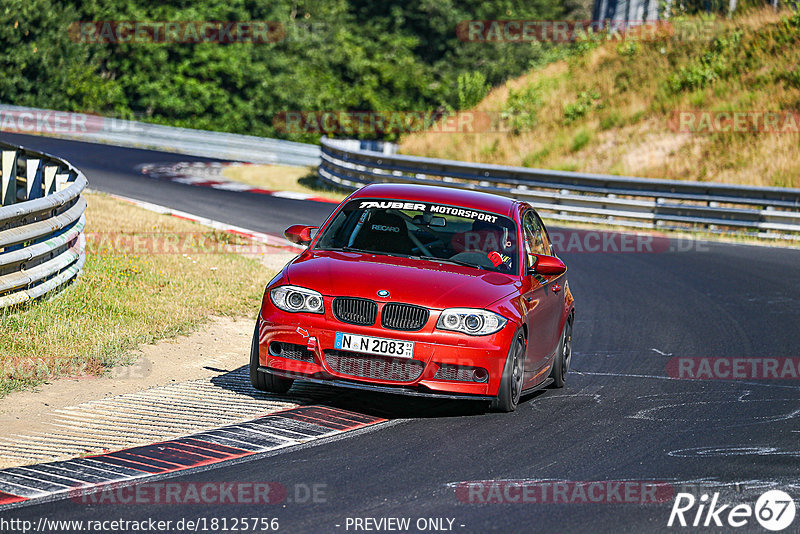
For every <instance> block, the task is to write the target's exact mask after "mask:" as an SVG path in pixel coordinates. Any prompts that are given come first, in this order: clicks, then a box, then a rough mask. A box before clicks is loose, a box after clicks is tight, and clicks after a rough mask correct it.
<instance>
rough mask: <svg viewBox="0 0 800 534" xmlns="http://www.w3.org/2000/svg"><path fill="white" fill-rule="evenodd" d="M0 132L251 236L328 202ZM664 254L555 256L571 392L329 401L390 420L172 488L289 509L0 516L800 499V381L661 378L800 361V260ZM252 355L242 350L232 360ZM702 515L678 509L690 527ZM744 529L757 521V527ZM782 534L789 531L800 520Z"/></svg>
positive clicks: (659, 511)
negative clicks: (531, 486) (312, 495)
mask: <svg viewBox="0 0 800 534" xmlns="http://www.w3.org/2000/svg"><path fill="white" fill-rule="evenodd" d="M0 138H2V139H4V140H7V141H10V142H14V143H17V144H22V145H26V146H28V147H30V148H37V149H41V150H44V151H47V152H51V153H54V154H57V155H59V156H62V157H65V158H67V159H68V160H70V161H72V162H73V163H74V164H75V165H77V166H78V167H80V168H81V169H82V170H83V171H84V172H85V173H86V176H87V178H88V179H89V182H90V186H91V187H92V188H94V189H98V190H101V191H108V192H114V193H118V194H121V195H126V196H130V197H134V198H137V199H142V200H146V201H150V202H155V203H158V204H162V205H168V206H170V207H174V208H177V209H181V210H185V211H189V212H192V213H196V214H198V215H202V216H205V217H210V218H213V219H217V220H220V221H223V222H227V223H231V224H235V225H239V226H243V227H246V228H250V229H253V230H258V231H264V232H271V233H280V232H281V231H282V229H283V227H285V226H286V225H288V224H290V223H319V222H321V221H322V220H323V218H324V217H325V216H326V215H327V213H329V212H330V210H331V209H332V207H333V205H332V204H318V203H314V202H309V201H294V200H287V199H280V198H275V197H269V196H261V195H251V194H242V193H233V192H226V191H218V190H213V189H208V188H199V187H191V186H186V185H182V184H177V183H166V182H159V181H155V180H153V179H150V178H147V177H144V176H142V175H140V174H139V173H138V172H137V171H136V170H135V169H134V167H135V166H136V165H137V164H140V163H153V162H167V161H191V160H197V159H199V158H192V157H188V156H181V155H175V154H164V153H159V152H152V151H141V150H132V149H122V148H115V147H108V146H103V145H93V144H84V143H78V142H72V141H61V140H55V139H46V138H40V137H28V136H22V135H10V134H2V135H0ZM676 246H677V248H679V249H680V250H672V251H665V252H656V253H563V254H562V257H563V259H564V260H565V261H566V263H567V264H568V266H569V275H570V276H569V280H570V287H571V288H572V291H573V294H574V295H575V298H576V307H577V315H576V322H575V338H574V340H575V341H574V359H573V367H572V372H571V374H570V375H569V377H568V380H567V386H566V387H565V388H564V389H562V390H554V389H547V390H545V391H542V392H539V393H536V394H534V395H532V396H529V397H528V398H526V399H524V402H522V403H521V405H520V407H519V409H518V410H517V411H516V412H515V413H513V414H492V413H484V410H483V406H481V405H477V406H474V405H470V404H469V403H454V402H451V401H429V400H419V399H407V398H402V397H392V396H385V395H380V394H367V393H351V392H343V393H342V395H341V396H340V397H339V398H338V399H337V400H336V401H334V402H331V403H330V404H331V405H332V406H335V407H338V408H344V409H347V410H352V411H358V412H362V413H365V414H370V415H376V416H380V417H384V418H388V419H392V420H395V421H394V422H393V423H390V424H386V425H383V426H381V425H379V426H376V427H375V428H373V429H371V430H368V431H364V432H361V433H358V434H350V435H347V436H346V437H344V438H342V439H338V440H332V441H328V442H324V443H321V444H317V445H314V446H309V447H305V448H303V447H299V448H295V449H289V450H286V451H283V452H282V453H280V454H276V455H273V456H267V457H263V458H259V459H255V460H251V461H247V462H243V463H238V464H235V465H226V466H223V467H219V468H216V469H212V470H207V471H202V472H192V473H190V474H185V475H182V476H179V477H176V478H172V479H170V481H180V482H206V481H213V482H222V481H225V482H265V481H270V482H278V483H280V484H283V486H285V487H286V488H287V491H288V496H287V499H286V500H285V501H284V502H282V503H278V504H273V505H262V504H259V505H248V504H236V505H231V504H221V505H214V506H209V505H193V504H181V505H166V504H153V505H142V504H139V505H102V504H92V505H87V504H83V503H77V502H74V501H72V500H69V499H66V500H61V501H56V502H50V503H44V504H38V505H32V506H27V507H24V508H20V509H15V510H10V511H8V512H6V513H4V514H3V516H4V517H6V518H20V519H28V520H31V521H34V522H36V521H38V520H39V518H41V517H46V518H48V519H81V520H109V519H120V518H121V519H139V520H141V519H147V518H155V519H158V520H172V521H173V525H174V524H175V523H174V522H176V521H178V520H181V519H187V518H193V519H196V518H198V517H206V518H209V520H210V519H211V518H218V519H220V520H221V519H222V518H233V517H269V518H272V517H277V518H278V519H279V522H280V529H279V531H280V532H357V531H362V532H363V531H365V530H363V529H358V530H357V529H356V528H355V523H354V519H355V518H368V517H371V518H386V517H398V518H410V519H411V525H412V528H411V529H410V530H409V531H410V532H418V531H432V530H431V528H430V527H431V523H427V524H426V525H423V526H426V529H425V530H417V529H416V528H415V527H416V522H417V520H418V519H421V518H445V519H451V520H453V522H452V527H450V528H451V529H452V531H454V532H469V533H473V532H474V533H481V532H489V531H497V532H533V531H551V532H609V533H612V532H613V533H616V532H651V531H663V532H674V531H679V532H680V531H687V532H688V531H692V532H694V531H697V530H698V529H696V528H692V527H688V528H680V527H677V526H673V527H672V528H668V527H667V521H668V518H669V516H670V510H671V507H672V504H673V500H672V498H671V497H672V495H670V498H669V499H667V500H666V501H665V502H661V503H650V504H644V505H640V504H634V503H629V502H624V503H620V502H616V501H615V502H596V503H595V502H593V503H585V502H582V501H581V499H580V497H576V496H575V495H572V494H570V495H572V496H571V497H570V498H569V499H567V502H564V501H563V500H560V501H558V502H556V503H549V502H548V503H540V502H536V503H533V502H528V503H507V502H504V503H496V502H488V503H485V502H483V501H482V499H483V498H484V497H485V496H486V495H488V494H487V493H480V492H476V493H475V496H474V499H473V500H472V501H470V498H467V497H465V493H464V492H463V491H462V492H457V491H456V486H457V483H459V482H466V481H482V480H520V479H523V480H554V481H568V482H580V481H631V482H636V481H644V482H655V481H657V482H661V483H664V484H666V485H668V486H669V487H670V488H671V491H672V492H673V493H677V492H678V491H687V492H688V493H692V494H694V495H695V496H696V497H698V498H699V497H700V495H702V494H703V493H707V494H709V495H711V494H713V493H715V492H719V493H720V502H721V503H722V502H724V503H730V504H733V505H735V504H742V503H743V504H749V505H751V506H754V505H755V502H756V499H757V498H758V496H759V495H760V494H761V493H763V492H764V491H765V490H766V489H781V490H783V491H786V492H789V493H790V494H793V495H794V497H795V500H796V502H798V503H800V501H797V496H798V494H800V424H799V423H798V421H799V419H798V415H800V379H798V378H791V377H789V378H786V379H783V380H763V379H740V380H686V379H672V378H670V377H669V374H668V371H667V363H668V361H670V359H671V358H675V357H712V358H713V357H724V358H747V359H761V358H776V357H778V358H780V357H794V358H797V357H800V344H799V343H798V341H797V339H798V333H799V332H800V251H798V250H790V249H779V248H767V247H758V246H744V245H728V244H709V243H701V242H694V243H692V242H681V243H680V244H678V245H676ZM246 360H247V355H245V354H243V355H242V364H245V363H246ZM748 365H750V364H748ZM313 485H318V486H317V487H319V488H322V489H323V493H322V494H320V495H319V496H318V498H317V499H316V500H317V502H314V503H311V502H307V501H308V499H304V498H300V497H301V496H300V494H299V493H298V491H300V490H302V489H303V488H308V487H311V486H313ZM298 488H299V489H298ZM300 493H302V491H300ZM605 500H606V501H607V500H612V501H613V499H611V498H609V499H605ZM298 501H300V502H298ZM476 501H477V502H476ZM696 511H697V507H695V508H693V509H692V510H691V511H690V512H687V514H686V518H687V520H688V521H691V520H693V519H694V517H695V512H696ZM798 515H799V516H800V511H798ZM702 517H703V520H705V514H703V516H702ZM725 517H726V515H725V514H723V515H722V516H721V519H722V520H723V521H724V520H725ZM348 518H349V521H348ZM362 525H364V523H362ZM443 525H444V527H445V528H447V527H448V525H450V523H449V522H448V521H447V520H445V521H444V522H443ZM712 525H713V523H712ZM706 530H708V531H710V532H711V531H717V532H721V531H731V530H732V529H731V527H729V526H727V525H726V526H725V528H724V529H722V528H719V527H717V528H713V527H712V528H709V529H706ZM175 531H176V532H177V530H175ZM216 531H222V530H221V528H219V529H217V530H216ZM383 531H384V532H386V531H388V530H383ZM736 531H737V532H764V531H765V530H764V529H763V528H762V527H761V526H760V525H759V524H758V522H757V521H756V520H755V518H753V517H751V518H749V522H748V523H747V524H746V525H744V526H742V527H740V528H738V529H736ZM789 531H791V532H798V531H800V517H799V518H797V519H795V521H794V523H793V524H792V526H791V527H790V528H789V529H788V530H786V532H789Z"/></svg>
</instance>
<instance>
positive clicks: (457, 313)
mask: <svg viewBox="0 0 800 534" xmlns="http://www.w3.org/2000/svg"><path fill="white" fill-rule="evenodd" d="M507 322H508V320H507V319H506V318H505V317H503V316H502V315H497V314H496V313H494V312H490V311H487V310H476V309H472V308H448V309H446V310H444V311H443V312H442V314H441V315H440V316H439V321H438V322H437V323H436V328H438V329H440V330H453V331H455V332H463V333H465V334H469V335H471V336H486V335H489V334H494V333H495V332H498V331H499V330H501V329H502V328H503V327H504V326H505V325H506V323H507Z"/></svg>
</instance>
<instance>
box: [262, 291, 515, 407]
mask: <svg viewBox="0 0 800 534" xmlns="http://www.w3.org/2000/svg"><path fill="white" fill-rule="evenodd" d="M325 300H326V302H325V304H326V312H325V314H324V315H323V314H311V313H288V312H284V311H282V310H279V309H277V308H276V307H275V306H274V305H272V303H271V302H270V301H269V299H268V298H267V299H265V301H264V302H263V305H262V309H261V314H260V319H261V320H260V321H259V324H260V331H259V364H260V367H261V369H259V370H261V371H263V372H269V373H272V374H274V375H277V376H283V377H287V378H297V379H305V380H310V381H314V382H322V383H330V384H335V385H339V386H343V387H354V388H359V389H371V390H373V391H382V392H390V393H402V394H407V395H415V396H434V397H446V398H459V399H461V398H470V399H474V400H486V399H490V398H493V397H495V396H496V395H497V391H498V388H499V386H500V379H501V376H502V373H503V368H504V366H505V361H506V356H507V355H508V347H509V345H510V343H511V341H512V339H513V337H514V332H515V331H516V327H517V325H515V324H513V323H512V322H511V321H509V322H508V324H506V326H505V327H504V328H503V329H502V330H500V331H499V332H497V333H495V334H491V335H488V336H469V335H466V334H460V333H458V332H447V331H440V330H435V329H434V325H435V324H436V321H437V320H438V318H439V314H440V312H439V311H437V310H431V313H430V317H429V319H428V322H427V323H426V325H425V327H424V328H423V329H422V330H420V331H416V332H405V331H401V330H390V329H385V328H383V327H381V326H380V325H379V324H376V325H373V326H357V325H352V324H347V323H343V322H340V321H338V320H337V319H335V318H334V317H333V316H332V314H331V312H330V309H331V307H330V302H328V301H327V298H326V299H325ZM337 332H344V333H349V334H359V335H363V336H373V337H379V338H386V339H399V340H405V341H413V342H414V356H413V360H416V361H419V362H421V363H422V364H423V365H424V367H423V368H422V371H421V373H419V376H418V377H416V378H414V379H413V380H409V381H402V380H383V379H380V378H374V377H365V376H358V375H352V374H346V373H342V372H338V371H337V369H335V368H334V367H333V366H332V365H331V363H330V362H329V361H328V360H327V359H326V355H330V354H333V351H335V350H336V349H335V348H334V344H335V337H336V333H337ZM276 342H277V343H289V344H293V345H302V346H303V347H305V348H306V349H307V350H308V351H310V352H311V353H313V361H300V360H298V359H292V358H286V357H282V356H280V355H278V354H276V353H275V351H274V350H273V351H270V345H271V344H272V343H276ZM363 356H364V357H367V358H369V357H370V356H369V355H363ZM442 366H462V367H475V368H482V369H485V370H486V371H487V374H488V378H487V379H486V380H485V381H483V382H480V381H476V380H463V379H462V380H446V379H442V378H441V377H440V376H439V377H437V376H436V375H437V371H439V370H440V368H441V367H442Z"/></svg>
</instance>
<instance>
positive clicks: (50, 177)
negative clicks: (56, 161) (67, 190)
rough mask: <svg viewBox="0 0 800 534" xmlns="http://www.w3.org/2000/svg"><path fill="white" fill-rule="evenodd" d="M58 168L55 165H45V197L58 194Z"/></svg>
mask: <svg viewBox="0 0 800 534" xmlns="http://www.w3.org/2000/svg"><path fill="white" fill-rule="evenodd" d="M57 171H58V167H56V166H54V165H45V167H44V173H43V175H44V177H43V182H44V196H47V195H52V194H53V193H55V192H56V172H57Z"/></svg>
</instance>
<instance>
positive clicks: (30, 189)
mask: <svg viewBox="0 0 800 534" xmlns="http://www.w3.org/2000/svg"><path fill="white" fill-rule="evenodd" d="M0 184H1V185H2V188H0V309H3V308H8V307H10V306H15V305H20V304H24V303H26V302H29V301H31V300H34V299H36V298H39V297H41V296H43V295H45V294H47V293H49V292H53V291H55V290H58V289H60V288H61V287H63V286H64V285H65V284H67V283H68V282H69V281H70V280H72V279H74V278H75V277H76V276H77V275H78V273H79V272H80V271H81V268H83V264H84V261H85V258H86V255H85V250H84V249H85V238H84V236H83V227H84V225H85V222H86V219H85V217H84V214H83V212H84V210H85V209H86V200H85V199H84V198H83V197H82V196H81V192H82V191H83V190H84V188H85V187H86V177H84V175H83V173H81V172H80V171H79V170H77V169H76V168H74V167H73V166H72V165H70V164H69V163H68V162H66V161H64V160H62V159H59V158H56V157H54V156H51V155H49V154H44V153H42V152H36V151H34V150H27V149H25V148H22V147H19V146H16V145H11V144H8V143H2V142H0Z"/></svg>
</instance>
